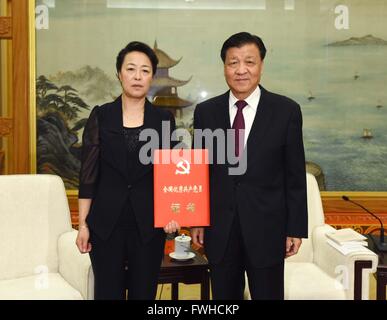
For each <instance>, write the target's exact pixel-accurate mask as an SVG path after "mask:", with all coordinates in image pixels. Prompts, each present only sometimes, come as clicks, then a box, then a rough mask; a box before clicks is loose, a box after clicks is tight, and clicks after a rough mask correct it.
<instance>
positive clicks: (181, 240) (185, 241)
mask: <svg viewBox="0 0 387 320" xmlns="http://www.w3.org/2000/svg"><path fill="white" fill-rule="evenodd" d="M190 248H191V237H190V236H186V235H185V234H182V235H181V236H177V237H176V238H175V252H174V254H175V256H176V258H185V257H188V256H189V253H190V251H191V250H190Z"/></svg>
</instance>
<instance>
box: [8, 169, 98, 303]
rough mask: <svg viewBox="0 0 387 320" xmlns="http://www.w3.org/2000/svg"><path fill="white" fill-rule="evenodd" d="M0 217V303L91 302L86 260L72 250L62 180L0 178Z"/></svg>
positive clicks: (89, 276)
mask: <svg viewBox="0 0 387 320" xmlns="http://www.w3.org/2000/svg"><path fill="white" fill-rule="evenodd" d="M0 213H1V214H0V261H1V263H0V299H80V298H83V299H90V298H92V296H93V295H92V292H93V290H92V288H93V277H92V272H91V264H90V258H89V256H88V255H81V254H80V253H79V252H78V249H77V248H76V245H75V237H76V232H75V231H74V230H73V229H72V227H71V219H70V211H69V207H68V202H67V196H66V192H65V188H64V185H63V182H62V180H61V178H60V177H58V176H53V175H9V176H0ZM42 279H46V280H48V282H44V283H45V284H44V286H43V287H42V286H40V285H39V281H40V280H42ZM46 280H44V281H46ZM46 284H47V285H48V287H47V288H46V287H45V286H46ZM17 292H19V293H20V294H19V296H18V295H17Z"/></svg>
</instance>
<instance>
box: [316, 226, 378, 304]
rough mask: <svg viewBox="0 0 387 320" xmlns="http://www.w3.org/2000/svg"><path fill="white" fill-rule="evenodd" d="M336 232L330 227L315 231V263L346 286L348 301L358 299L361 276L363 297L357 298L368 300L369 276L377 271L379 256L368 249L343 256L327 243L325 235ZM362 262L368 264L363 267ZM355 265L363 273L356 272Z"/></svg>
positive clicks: (321, 227) (320, 227)
mask: <svg viewBox="0 0 387 320" xmlns="http://www.w3.org/2000/svg"><path fill="white" fill-rule="evenodd" d="M334 230H335V229H334V228H333V227H331V226H329V225H323V226H318V227H316V228H315V229H314V230H313V232H312V237H313V252H314V256H313V260H314V263H315V264H316V265H318V266H319V267H320V268H321V269H322V270H324V271H325V272H326V273H327V274H329V275H330V276H331V277H334V278H336V279H337V281H338V282H339V283H341V284H342V285H343V286H344V288H345V289H346V295H347V298H348V299H354V298H356V296H355V283H358V284H359V283H360V282H359V279H356V277H359V276H361V278H362V279H361V287H360V288H359V289H360V292H361V296H360V294H358V296H357V298H361V299H364V300H368V298H369V275H370V274H371V273H374V272H375V271H376V268H377V265H378V256H377V255H376V254H375V253H374V252H372V251H371V250H369V249H368V248H365V250H359V251H355V252H351V253H349V254H347V255H344V254H342V253H341V252H339V251H338V250H336V249H335V248H333V247H332V246H331V245H329V244H328V243H327V237H326V236H325V234H326V233H327V232H331V231H334ZM361 261H363V262H368V263H364V264H363V265H361V264H360V262H361ZM355 264H358V267H360V268H362V269H361V273H360V272H359V270H355ZM355 271H357V272H355Z"/></svg>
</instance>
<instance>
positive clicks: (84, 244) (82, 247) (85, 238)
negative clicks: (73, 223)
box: [75, 226, 91, 253]
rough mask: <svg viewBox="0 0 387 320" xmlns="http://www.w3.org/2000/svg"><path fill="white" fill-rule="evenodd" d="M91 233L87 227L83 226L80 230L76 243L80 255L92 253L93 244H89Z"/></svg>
mask: <svg viewBox="0 0 387 320" xmlns="http://www.w3.org/2000/svg"><path fill="white" fill-rule="evenodd" d="M89 238H90V231H89V228H88V227H87V226H81V227H79V230H78V236H77V240H76V241H75V243H76V244H77V247H78V249H79V252H80V253H88V252H90V251H91V243H90V242H89Z"/></svg>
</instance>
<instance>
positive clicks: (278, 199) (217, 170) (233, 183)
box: [194, 87, 308, 267]
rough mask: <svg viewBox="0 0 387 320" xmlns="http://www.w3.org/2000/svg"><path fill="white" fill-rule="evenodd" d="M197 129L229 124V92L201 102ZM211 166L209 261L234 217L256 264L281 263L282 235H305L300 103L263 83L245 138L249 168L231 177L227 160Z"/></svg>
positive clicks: (220, 251) (218, 255)
mask: <svg viewBox="0 0 387 320" xmlns="http://www.w3.org/2000/svg"><path fill="white" fill-rule="evenodd" d="M194 127H195V129H205V128H210V129H211V130H215V129H218V128H221V129H230V116H229V92H226V93H225V94H223V95H220V96H217V97H215V98H212V99H210V100H208V101H205V102H203V103H201V104H199V105H198V106H197V107H196V110H195V114H194ZM213 155H214V159H215V160H214V163H215V164H214V165H211V166H210V186H211V187H210V192H211V195H210V200H211V205H210V207H211V226H210V227H209V228H206V230H205V238H204V245H205V250H206V253H207V255H208V257H209V260H210V263H219V262H220V261H221V259H222V257H223V255H224V252H225V249H226V246H227V240H228V236H229V232H230V228H231V225H232V223H233V218H234V216H235V214H236V212H237V213H238V216H239V221H240V226H241V230H242V236H243V240H244V243H245V245H246V248H247V250H248V255H249V258H250V259H251V261H252V263H253V265H254V266H255V267H267V266H271V265H274V264H277V263H279V262H281V261H282V260H283V259H284V256H285V243H286V237H287V236H291V237H299V238H306V237H307V235H308V232H307V225H308V224H307V202H306V201H307V200H306V174H305V156H304V147H303V139H302V115H301V110H300V106H299V105H298V104H297V103H296V102H294V101H292V100H290V99H289V98H286V97H284V96H280V95H277V94H274V93H271V92H268V91H267V90H265V89H264V88H262V87H261V98H260V101H259V105H258V108H257V112H256V116H255V119H254V122H253V125H252V128H251V131H250V134H249V137H248V141H247V152H246V150H245V152H244V153H243V156H244V157H246V155H247V170H246V172H245V173H244V174H243V175H239V176H230V175H229V174H228V168H229V167H230V165H229V164H227V163H226V164H224V165H222V164H216V151H214V153H213Z"/></svg>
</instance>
